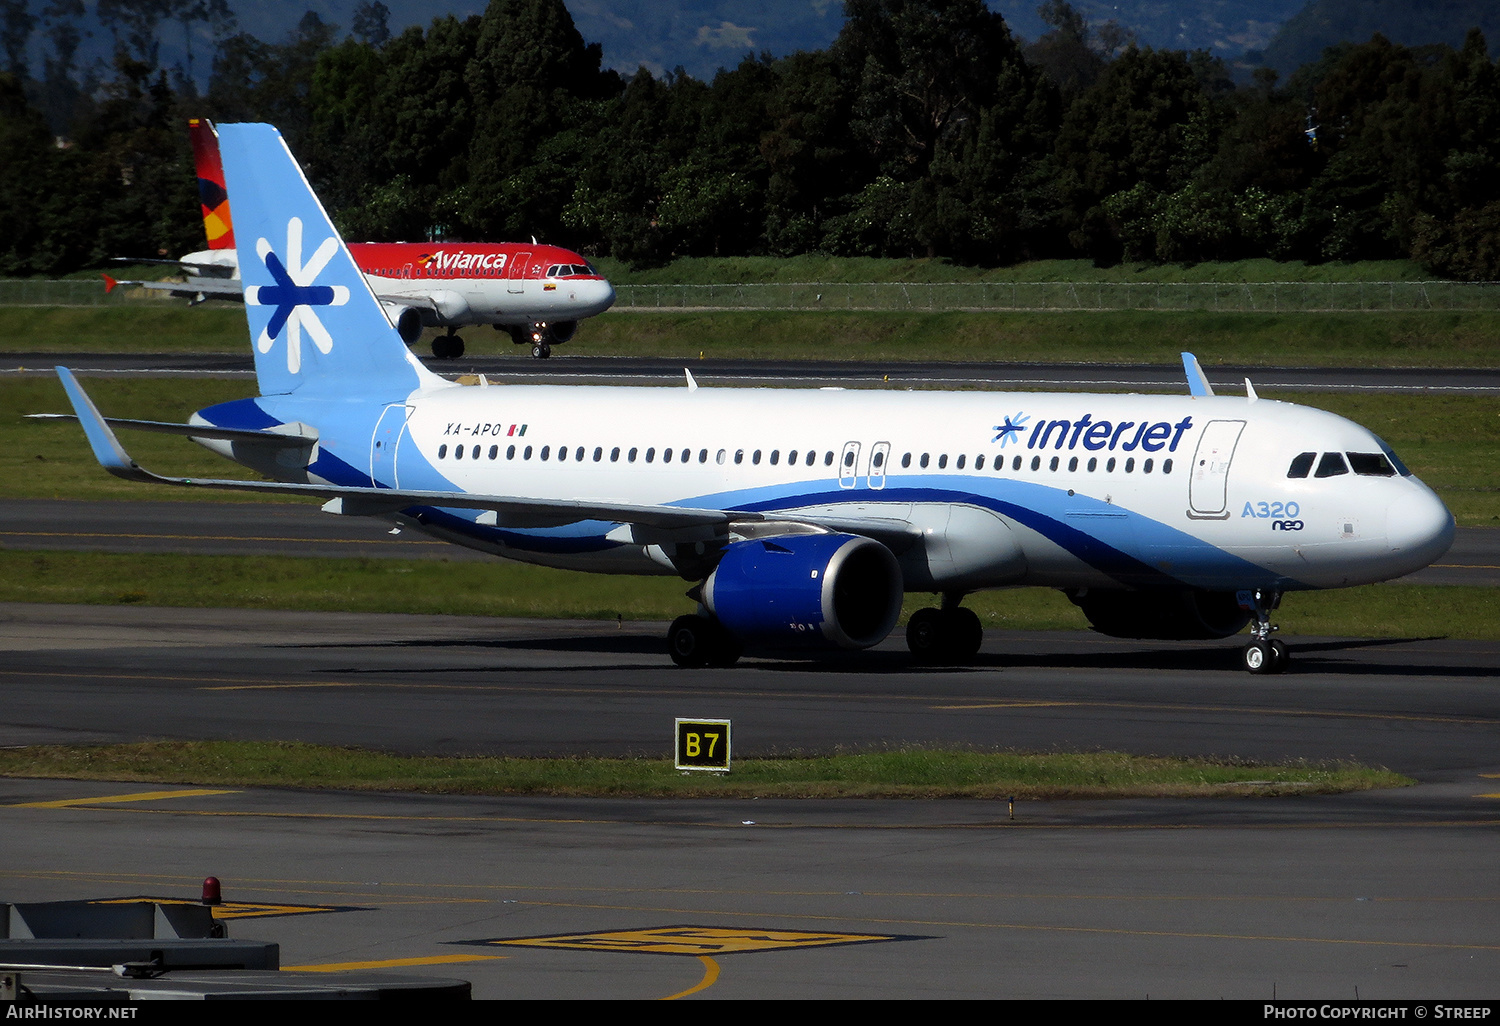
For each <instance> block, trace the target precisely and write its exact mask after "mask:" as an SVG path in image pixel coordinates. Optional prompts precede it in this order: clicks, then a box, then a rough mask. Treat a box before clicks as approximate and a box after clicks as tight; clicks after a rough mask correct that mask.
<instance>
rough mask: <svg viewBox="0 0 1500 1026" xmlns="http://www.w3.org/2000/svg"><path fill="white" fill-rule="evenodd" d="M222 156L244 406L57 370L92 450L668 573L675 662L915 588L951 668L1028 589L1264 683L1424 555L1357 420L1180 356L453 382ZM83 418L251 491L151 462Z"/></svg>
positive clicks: (1406, 492) (610, 567)
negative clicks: (1031, 380)
mask: <svg viewBox="0 0 1500 1026" xmlns="http://www.w3.org/2000/svg"><path fill="white" fill-rule="evenodd" d="M221 143H222V145H223V147H224V152H225V156H226V158H227V159H226V169H227V170H228V172H229V179H230V183H229V184H230V185H231V187H233V188H235V190H236V195H244V196H247V197H255V198H256V199H255V201H254V202H241V203H239V204H237V207H236V211H235V215H236V220H237V222H238V223H237V225H236V230H237V233H238V247H239V260H240V267H241V268H243V269H246V273H245V275H244V288H245V299H246V315H247V318H248V321H249V328H250V335H251V340H252V344H253V347H254V352H255V362H256V371H257V375H258V379H259V390H260V393H261V394H260V395H259V396H257V397H253V398H246V399H241V400H237V401H234V402H229V403H223V404H220V405H217V406H211V407H208V408H207V409H204V410H200V411H199V412H198V413H196V414H195V415H194V416H193V417H192V418H191V419H190V422H189V423H187V424H177V425H163V424H145V423H142V422H131V421H122V420H106V419H105V418H103V417H102V416H101V415H100V414H99V413H98V411H97V409H96V408H95V407H94V406H93V404H92V402H91V401H90V400H89V398H88V396H87V395H86V394H85V393H84V391H83V389H82V388H81V386H79V384H78V383H77V381H76V380H75V379H74V378H73V376H72V375H71V374H70V373H69V372H68V371H67V370H65V369H63V368H59V374H60V375H61V377H62V380H63V384H64V386H65V388H66V389H67V392H68V395H69V397H70V399H71V400H72V403H73V406H74V410H75V412H76V414H77V416H78V418H79V419H80V421H81V422H82V423H83V426H84V428H85V431H86V433H87V435H88V438H89V441H90V443H91V445H92V447H93V450H94V452H95V454H96V456H97V457H98V459H99V460H100V462H101V463H102V464H103V465H104V466H105V467H106V468H107V469H109V470H110V472H112V473H114V474H117V475H119V476H121V477H126V478H131V479H135V480H146V481H167V482H169V483H173V484H178V485H182V486H185V487H197V488H230V489H243V490H249V491H260V492H281V493H288V494H301V495H316V496H319V497H321V498H323V499H325V500H326V504H325V506H324V509H325V510H327V511H328V512H330V513H335V514H339V515H345V516H374V517H380V518H384V519H386V520H388V521H391V522H393V523H395V524H396V525H398V526H400V527H402V528H408V529H412V530H417V531H422V532H425V533H427V534H429V535H431V536H434V537H437V538H441V539H446V540H448V541H452V542H455V543H457V544H460V545H465V546H469V547H471V548H475V549H480V550H483V551H486V552H490V553H493V554H495V555H497V556H502V557H505V558H508V559H515V560H522V561H526V562H532V563H540V564H545V565H549V566H557V567H565V568H573V569H578V570H586V571H594V572H602V573H634V574H670V575H675V576H678V577H681V578H682V579H684V580H685V581H687V582H690V583H691V588H690V590H689V595H690V597H691V599H692V601H693V602H694V603H695V605H696V608H695V609H692V610H690V611H684V614H683V615H682V616H680V617H679V618H678V619H677V620H676V621H675V622H674V623H673V624H672V626H671V628H670V630H669V632H668V637H667V649H668V652H669V654H670V656H671V658H672V659H673V660H674V661H675V662H676V663H678V664H679V665H682V666H701V665H705V664H716V665H727V664H730V663H733V662H734V661H735V660H736V659H737V658H738V657H739V656H740V654H741V653H742V651H744V650H745V649H747V648H751V649H755V648H766V649H801V650H808V651H817V650H837V649H850V648H864V647H868V646H872V645H875V644H878V643H879V642H881V641H882V640H884V639H885V638H886V637H887V636H888V635H889V634H890V633H891V632H892V631H893V629H894V628H895V625H896V622H897V618H898V615H899V613H900V610H901V604H902V597H903V594H904V593H906V592H926V593H933V594H937V595H940V596H941V597H942V601H941V603H939V604H938V605H935V606H932V607H928V608H925V609H922V610H920V611H919V612H917V613H916V614H915V615H913V616H912V617H911V619H910V621H909V623H908V625H907V628H906V632H905V633H906V642H907V646H908V648H909V649H910V651H911V653H912V656H913V657H914V658H916V659H918V660H927V661H944V662H963V661H967V660H969V659H972V658H973V657H974V655H975V654H976V653H977V651H978V649H979V646H980V643H981V637H982V631H981V629H980V624H979V621H978V619H977V617H975V616H974V614H973V613H972V612H971V611H969V610H967V609H966V608H965V607H964V606H963V605H962V602H963V599H964V597H965V596H967V595H969V594H971V593H973V592H975V591H978V590H981V589H988V588H1004V587H1013V586H1019V585H1041V586H1046V587H1051V588H1057V589H1061V590H1063V591H1064V592H1065V593H1066V594H1067V595H1068V596H1069V598H1071V599H1072V601H1073V602H1075V603H1076V604H1077V605H1078V606H1079V607H1080V608H1081V609H1082V611H1083V613H1084V615H1085V616H1087V618H1088V619H1089V621H1090V622H1091V623H1092V624H1093V626H1094V627H1095V628H1096V629H1097V630H1099V631H1101V632H1104V633H1108V634H1112V635H1118V636H1125V637H1136V638H1181V639H1187V638H1228V637H1231V636H1233V635H1235V634H1237V633H1239V632H1241V631H1242V630H1244V629H1245V628H1246V627H1247V626H1248V627H1249V628H1250V631H1249V636H1248V638H1247V640H1246V643H1245V645H1244V647H1243V649H1242V650H1241V665H1242V666H1243V667H1244V668H1245V669H1248V670H1250V671H1252V672H1257V673H1274V672H1279V671H1280V670H1282V669H1283V668H1285V666H1286V665H1287V661H1288V658H1289V655H1288V651H1287V647H1286V646H1285V645H1284V644H1283V643H1282V642H1281V641H1280V640H1279V639H1276V638H1273V637H1272V632H1273V631H1274V627H1273V626H1272V624H1271V614H1272V613H1273V611H1274V610H1275V609H1276V608H1277V607H1278V605H1279V604H1280V602H1281V600H1282V598H1283V596H1284V595H1287V594H1291V593H1295V592H1299V591H1308V590H1314V589H1320V588H1338V587H1346V586H1350V585H1357V584H1365V583H1369V582H1374V581H1381V580H1387V579H1390V578H1393V577H1399V576H1401V575H1403V574H1407V573H1411V572H1412V571H1414V570H1417V569H1420V568H1422V567H1424V566H1426V565H1428V564H1429V563H1430V562H1432V561H1433V560H1434V559H1436V558H1437V557H1438V556H1440V555H1441V554H1442V553H1443V552H1444V551H1446V550H1447V548H1448V546H1449V544H1450V543H1451V541H1452V537H1453V518H1452V516H1451V515H1450V513H1449V512H1448V510H1447V509H1446V508H1445V507H1444V505H1443V503H1442V502H1441V501H1440V500H1439V499H1438V497H1437V496H1436V495H1435V494H1434V493H1433V492H1432V490H1431V489H1430V488H1428V487H1427V486H1426V485H1425V484H1423V483H1422V482H1421V481H1420V480H1418V479H1417V478H1416V477H1414V476H1413V475H1412V474H1411V472H1410V471H1409V470H1408V469H1407V468H1406V467H1405V466H1403V465H1402V463H1401V461H1400V460H1399V459H1398V458H1397V456H1396V454H1395V453H1394V452H1392V451H1391V449H1390V447H1389V446H1387V445H1386V444H1385V443H1384V442H1382V441H1381V440H1380V439H1379V438H1377V437H1376V436H1375V435H1374V434H1372V433H1371V432H1370V431H1368V430H1367V429H1365V428H1364V427H1361V426H1360V425H1358V424H1356V423H1354V422H1352V421H1349V420H1346V419H1345V418H1343V417H1339V416H1336V415H1334V414H1331V413H1326V412H1323V411H1320V410H1316V409H1312V408H1308V407H1304V406H1297V405H1292V404H1288V403H1281V402H1276V401H1272V400H1266V399H1260V398H1259V397H1257V396H1256V394H1255V392H1254V390H1253V389H1251V388H1249V386H1248V383H1247V394H1246V395H1245V396H1243V397H1239V396H1216V395H1214V394H1212V390H1211V389H1210V388H1209V386H1208V383H1207V380H1206V378H1205V377H1204V376H1203V374H1202V372H1201V370H1200V369H1199V368H1198V366H1197V362H1196V361H1195V360H1193V359H1192V357H1191V356H1189V355H1187V354H1184V365H1185V369H1186V372H1187V377H1188V383H1189V389H1188V391H1189V394H1187V395H1181V396H1158V395H1113V394H1110V395H1096V394H1083V393H1039V392H1021V393H1008V392H981V391H968V392H923V391H900V392H893V391H877V390H871V391H866V390H849V391H845V390H837V389H835V390H826V389H816V390H805V389H753V388H699V387H697V385H696V382H694V381H693V379H692V376H691V374H685V386H686V387H682V388H675V389H670V388H667V389H664V388H639V387H599V386H581V385H561V386H509V385H506V386H502V385H487V384H485V383H484V379H482V378H481V379H480V382H481V383H480V384H478V385H457V384H454V383H452V382H449V381H446V380H444V379H442V378H440V377H438V376H437V375H435V374H433V373H432V372H430V371H429V370H427V369H426V368H425V367H424V366H423V365H422V364H421V363H420V361H418V360H417V359H416V358H415V357H414V356H412V354H411V353H410V352H409V350H408V349H407V347H406V346H405V345H403V344H402V342H401V340H400V337H399V336H398V335H397V333H396V332H395V330H394V329H393V328H392V326H391V325H390V323H389V321H388V320H387V319H386V317H385V316H384V314H383V313H382V310H381V307H380V300H379V299H378V298H377V296H376V295H375V294H374V293H373V292H372V291H371V288H370V285H369V283H368V281H367V280H366V278H365V277H364V276H362V275H361V274H360V273H359V270H358V268H357V267H356V265H355V262H354V259H353V257H352V255H351V254H350V251H349V249H348V248H347V247H345V246H344V245H343V244H342V242H341V241H340V240H339V238H338V235H337V232H336V231H335V229H334V227H333V225H332V224H331V223H330V222H329V221H328V219H327V217H326V216H325V215H324V214H323V211H322V208H321V207H320V206H319V204H318V202H317V199H316V197H315V196H314V195H313V193H312V191H311V189H310V188H309V187H308V185H307V183H306V181H305V179H304V178H303V176H302V174H301V171H300V169H299V168H298V166H297V164H296V162H295V161H294V160H293V158H292V156H291V154H290V153H289V152H288V151H287V149H286V147H285V144H284V143H283V142H282V140H281V138H280V136H279V135H278V134H277V132H276V131H275V129H273V128H271V127H270V126H266V125H225V126H223V127H222V129H221ZM252 182H254V183H255V186H256V187H255V188H250V187H249V185H250V183H252ZM261 197H264V199H260V198H261ZM273 198H274V201H273ZM308 254H311V256H310V257H309V256H308ZM112 427H144V428H149V429H151V430H156V431H163V430H166V431H173V432H176V433H178V434H181V435H184V436H186V437H189V438H193V439H195V440H197V441H199V442H201V443H202V444H204V445H206V446H208V447H209V448H211V449H214V450H215V451H217V452H220V453H222V454H223V455H225V456H227V457H229V458H230V459H232V460H235V461H237V462H239V463H241V464H244V465H245V466H248V467H251V468H253V469H254V470H257V471H259V472H261V473H262V474H264V475H266V476H267V477H269V478H271V479H272V480H269V481H250V480H242V479H221V480H201V479H191V480H189V479H182V478H168V477H162V476H159V475H156V474H154V473H151V472H150V471H146V470H144V469H142V468H141V467H139V466H138V465H137V464H136V463H135V462H134V461H133V460H131V459H130V457H129V455H128V454H127V453H126V452H125V450H124V449H123V448H122V447H121V446H120V443H119V441H118V439H117V438H116V436H115V434H114V431H113V429H112Z"/></svg>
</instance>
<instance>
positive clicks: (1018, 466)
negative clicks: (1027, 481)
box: [1010, 456, 1021, 470]
mask: <svg viewBox="0 0 1500 1026" xmlns="http://www.w3.org/2000/svg"><path fill="white" fill-rule="evenodd" d="M1010 469H1011V470H1020V469H1021V457H1019V456H1017V457H1016V458H1015V459H1014V460H1013V461H1012V462H1011V465H1010Z"/></svg>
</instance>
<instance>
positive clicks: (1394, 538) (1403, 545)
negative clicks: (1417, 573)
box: [1385, 488, 1453, 566]
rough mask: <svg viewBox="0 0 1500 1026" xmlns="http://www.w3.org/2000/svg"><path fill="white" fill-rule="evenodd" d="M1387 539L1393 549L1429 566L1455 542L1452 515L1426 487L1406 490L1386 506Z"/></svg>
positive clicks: (1441, 501) (1422, 564)
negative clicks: (1418, 489) (1417, 489)
mask: <svg viewBox="0 0 1500 1026" xmlns="http://www.w3.org/2000/svg"><path fill="white" fill-rule="evenodd" d="M1385 539H1386V543H1387V544H1388V545H1390V547H1391V551H1392V552H1399V553H1401V554H1402V555H1403V556H1407V557H1410V559H1411V561H1412V562H1413V563H1416V562H1417V561H1418V560H1420V563H1419V564H1418V565H1419V566H1426V565H1427V564H1429V563H1431V562H1432V561H1433V560H1435V559H1437V558H1438V557H1439V556H1441V555H1442V554H1443V553H1445V552H1447V551H1448V547H1449V546H1450V545H1452V544H1453V514H1452V513H1450V512H1448V507H1447V506H1444V505H1443V500H1442V499H1439V498H1438V497H1437V496H1436V495H1435V494H1434V493H1433V492H1431V491H1430V490H1428V489H1427V488H1422V489H1421V490H1420V491H1410V492H1407V493H1406V494H1405V495H1403V496H1401V497H1400V498H1398V499H1397V500H1396V501H1395V502H1393V503H1391V504H1390V506H1388V507H1387V508H1386V514H1385ZM1403 562H1404V560H1403Z"/></svg>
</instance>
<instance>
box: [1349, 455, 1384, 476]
mask: <svg viewBox="0 0 1500 1026" xmlns="http://www.w3.org/2000/svg"><path fill="white" fill-rule="evenodd" d="M1347 455H1348V456H1349V466H1350V468H1351V469H1353V471H1354V472H1355V473H1356V474H1359V475H1360V476H1362V477H1395V476H1396V468H1395V467H1393V466H1391V461H1390V460H1388V459H1386V458H1385V453H1381V452H1351V453H1348V454H1347Z"/></svg>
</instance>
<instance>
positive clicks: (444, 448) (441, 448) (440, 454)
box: [438, 445, 448, 459]
mask: <svg viewBox="0 0 1500 1026" xmlns="http://www.w3.org/2000/svg"><path fill="white" fill-rule="evenodd" d="M447 455H448V447H447V446H446V445H440V446H438V459H442V458H443V457H445V456H447Z"/></svg>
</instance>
